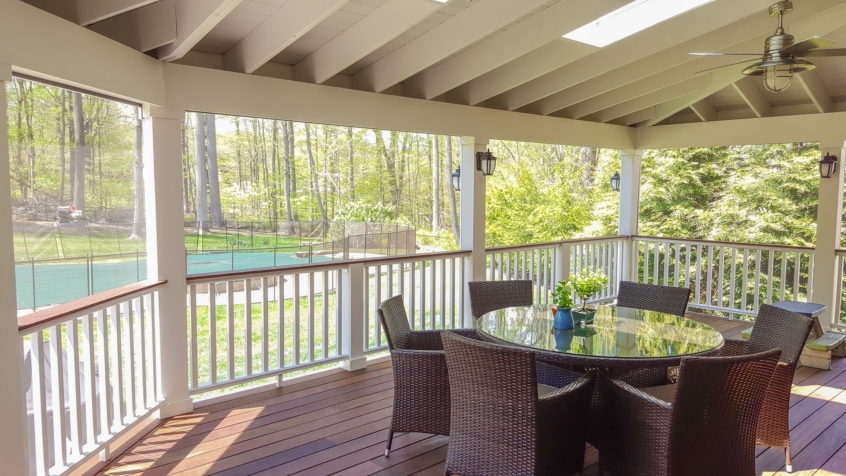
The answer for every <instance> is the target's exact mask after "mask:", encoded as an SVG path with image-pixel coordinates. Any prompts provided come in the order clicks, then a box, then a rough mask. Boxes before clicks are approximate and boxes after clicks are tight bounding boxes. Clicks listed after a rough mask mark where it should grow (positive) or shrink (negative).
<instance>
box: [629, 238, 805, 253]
mask: <svg viewBox="0 0 846 476" xmlns="http://www.w3.org/2000/svg"><path fill="white" fill-rule="evenodd" d="M632 238H634V239H637V240H654V241H659V240H660V241H670V242H679V243H709V244H714V245H728V246H743V247H748V248H756V247H757V248H762V247H763V248H782V249H790V250H800V251H815V249H814V248H811V247H808V246H793V245H768V244H764V243H744V242H737V241H715V240H698V239H694V238H690V239H688V238H670V237H666V236H645V235H635V236H632Z"/></svg>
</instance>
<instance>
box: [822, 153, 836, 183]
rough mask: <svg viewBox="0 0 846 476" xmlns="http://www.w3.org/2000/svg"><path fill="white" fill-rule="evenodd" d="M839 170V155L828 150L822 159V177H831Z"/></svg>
mask: <svg viewBox="0 0 846 476" xmlns="http://www.w3.org/2000/svg"><path fill="white" fill-rule="evenodd" d="M835 172H837V156H836V155H831V154H829V153H828V152H826V153H825V156H824V157H823V158H822V159H820V178H831V177H832V176H833V175H834V173H835Z"/></svg>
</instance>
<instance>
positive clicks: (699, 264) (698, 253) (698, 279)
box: [696, 245, 703, 304]
mask: <svg viewBox="0 0 846 476" xmlns="http://www.w3.org/2000/svg"><path fill="white" fill-rule="evenodd" d="M702 248H703V246H702V245H696V302H697V303H699V304H702V272H703V270H702V268H703V266H702V265H703V263H702V254H703V249H702Z"/></svg>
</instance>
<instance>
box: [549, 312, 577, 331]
mask: <svg viewBox="0 0 846 476" xmlns="http://www.w3.org/2000/svg"><path fill="white" fill-rule="evenodd" d="M552 327H553V329H572V328H573V315H572V314H571V313H570V310H569V309H562V308H560V307H559V308H558V310H557V311H555V318H554V319H553V320H552Z"/></svg>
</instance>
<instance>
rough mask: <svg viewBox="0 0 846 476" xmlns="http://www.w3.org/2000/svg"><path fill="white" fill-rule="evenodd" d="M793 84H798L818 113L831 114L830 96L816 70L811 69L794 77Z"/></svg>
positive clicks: (832, 107) (832, 108) (832, 106)
mask: <svg viewBox="0 0 846 476" xmlns="http://www.w3.org/2000/svg"><path fill="white" fill-rule="evenodd" d="M794 82H796V83H798V84H800V85H801V86H802V88H803V89H804V90H805V93H807V94H808V97H809V98H810V99H811V102H813V103H814V107H816V108H817V111H818V112H831V111H833V110H834V105H833V104H832V102H831V96H830V95H829V94H828V91H826V89H825V85H824V84H823V82H822V79H820V74H819V72H818V71H817V70H815V69H812V70H810V71H805V72H804V73H800V74H798V75H796V78H795V80H794Z"/></svg>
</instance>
